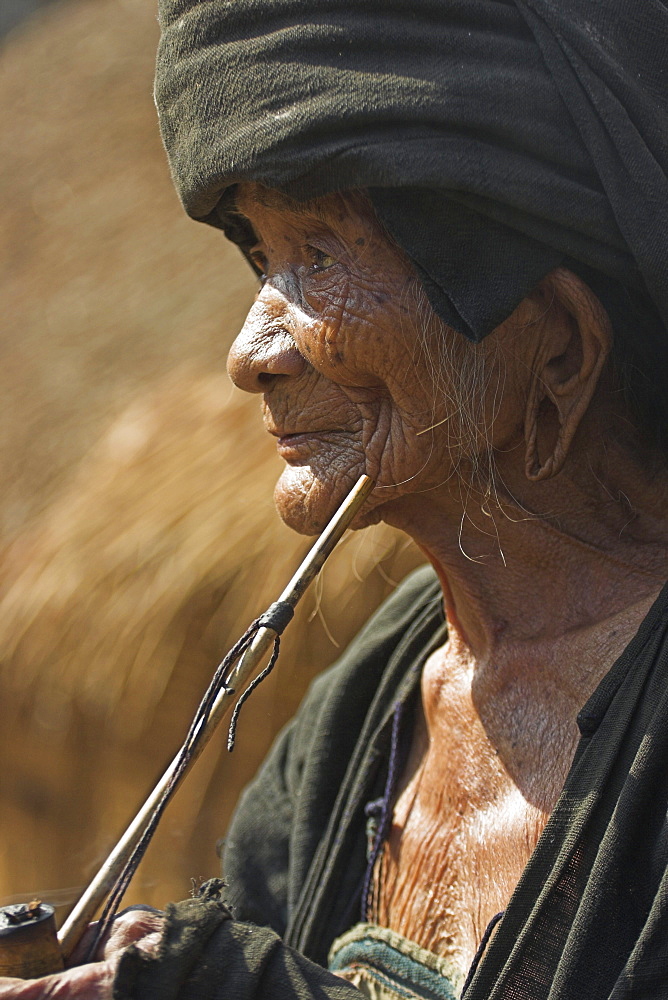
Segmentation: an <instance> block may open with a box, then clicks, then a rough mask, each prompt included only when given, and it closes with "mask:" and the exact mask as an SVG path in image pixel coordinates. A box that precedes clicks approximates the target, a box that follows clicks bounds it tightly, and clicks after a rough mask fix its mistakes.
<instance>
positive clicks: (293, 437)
mask: <svg viewBox="0 0 668 1000" xmlns="http://www.w3.org/2000/svg"><path fill="white" fill-rule="evenodd" d="M337 433H340V432H337V431H333V430H322V431H293V432H291V433H289V434H280V435H277V437H278V440H277V441H276V450H277V451H278V454H279V455H280V456H281V458H283V459H284V460H285V461H286V462H293V463H294V462H298V461H299V460H300V459H301V460H303V459H304V458H307V457H308V456H310V455H311V454H312V453H313V449H314V448H316V447H318V446H320V447H322V445H323V443H325V442H326V441H327V439H328V438H330V437H331V436H332V435H334V434H337Z"/></svg>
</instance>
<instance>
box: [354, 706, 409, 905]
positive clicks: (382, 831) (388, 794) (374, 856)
mask: <svg viewBox="0 0 668 1000" xmlns="http://www.w3.org/2000/svg"><path fill="white" fill-rule="evenodd" d="M403 714H404V704H403V702H401V701H398V702H396V703H395V706H394V715H393V716H392V736H391V740H390V759H389V761H388V765H387V778H386V779H385V791H384V792H383V797H382V799H376V800H375V801H374V802H373V803H369V805H371V806H373V807H374V811H375V808H376V807H377V806H378V804H379V803H380V805H381V811H380V822H379V824H378V832H377V834H376V838H375V841H374V845H373V849H372V850H371V852H370V854H369V861H368V864H367V867H366V873H365V875H364V882H363V884H362V920H366V919H367V915H368V912H369V907H370V905H371V899H370V895H371V881H372V879H373V870H374V867H375V865H376V861H377V860H378V855H379V854H380V849H381V847H382V845H383V842H384V841H385V838H386V837H387V835H388V833H389V830H390V822H391V819H392V805H393V799H394V790H395V787H396V784H397V777H398V773H399V768H398V763H399V729H400V727H401V720H402V717H403Z"/></svg>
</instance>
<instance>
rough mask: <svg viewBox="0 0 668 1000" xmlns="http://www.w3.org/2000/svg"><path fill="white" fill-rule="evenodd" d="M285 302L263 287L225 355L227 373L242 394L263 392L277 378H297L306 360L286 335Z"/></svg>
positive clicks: (280, 295) (277, 293)
mask: <svg viewBox="0 0 668 1000" xmlns="http://www.w3.org/2000/svg"><path fill="white" fill-rule="evenodd" d="M288 310H289V303H288V302H287V300H286V299H285V298H284V296H283V295H282V294H281V293H280V292H279V291H278V290H277V289H275V288H274V289H272V288H271V287H268V286H267V285H265V286H264V288H263V289H262V291H261V292H260V294H259V295H258V297H257V299H256V300H255V302H254V304H253V307H252V308H251V310H250V312H249V313H248V316H247V317H246V322H245V323H244V325H243V327H242V328H241V331H240V333H239V334H238V336H237V338H236V340H235V341H234V343H233V344H232V347H231V348H230V353H229V354H228V356H227V372H228V375H229V376H230V378H231V379H232V381H233V382H234V384H235V385H236V386H238V387H239V388H240V389H244V390H245V391H246V392H267V390H268V389H269V388H270V387H271V386H272V385H273V384H274V383H275V382H276V380H277V379H280V378H286V377H289V376H294V375H300V374H301V373H302V372H303V371H304V368H305V367H306V361H305V360H304V358H303V357H302V355H301V354H300V353H299V351H298V350H297V347H296V346H295V342H294V340H293V339H292V336H291V335H290V332H289V328H290V323H289V319H288Z"/></svg>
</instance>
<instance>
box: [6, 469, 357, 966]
mask: <svg viewBox="0 0 668 1000" xmlns="http://www.w3.org/2000/svg"><path fill="white" fill-rule="evenodd" d="M374 485H375V484H374V482H373V480H372V479H370V478H369V477H368V476H361V477H360V479H359V480H358V481H357V483H356V484H355V486H354V487H353V489H352V490H351V491H350V493H349V494H348V496H347V497H346V498H345V500H344V501H343V503H342V504H341V506H340V507H339V508H338V510H337V511H336V513H335V514H334V516H333V517H332V519H331V521H330V522H329V523H328V525H327V527H326V528H325V529H324V531H323V532H322V534H321V535H320V536H319V537H318V539H317V541H316V542H315V544H314V545H313V547H312V548H311V549H310V550H309V552H308V553H307V555H306V557H305V558H304V560H303V562H302V563H301V565H300V567H299V569H298V570H297V572H296V573H295V574H294V576H293V577H292V579H291V580H290V582H289V583H288V585H287V587H286V588H285V590H284V591H283V593H282V594H281V595H280V597H279V598H278V602H286V603H287V604H290V605H291V607H293V608H294V607H295V606H296V605H297V603H298V602H299V601H300V600H301V598H302V596H303V595H304V593H305V591H306V589H307V588H308V586H309V584H311V583H312V581H313V580H314V579H315V577H316V576H317V575H318V573H319V572H320V570H321V569H322V566H323V564H324V562H325V560H326V559H327V557H328V556H329V555H330V553H331V552H332V550H333V549H334V547H335V545H336V544H337V542H338V541H339V539H340V538H341V536H342V535H343V533H344V531H345V530H346V528H347V527H348V525H349V524H350V523H351V522H352V520H353V518H354V517H355V515H356V514H357V512H358V511H359V510H360V508H361V507H362V505H363V503H364V501H365V500H366V498H367V497H368V496H369V494H370V493H371V491H372V489H373V487H374ZM278 602H277V603H278ZM275 638H276V632H275V631H274V630H273V629H271V628H261V629H260V630H259V631H258V633H257V635H256V636H255V638H254V640H253V642H252V644H251V646H250V647H249V648H248V650H247V651H246V653H245V654H244V655H243V656H242V658H241V659H240V660H239V662H238V663H237V664H236V666H235V667H234V670H233V672H232V674H231V676H230V678H229V681H228V684H227V689H224V690H222V691H221V693H220V694H219V695H218V698H217V699H216V701H215V703H214V706H213V708H212V709H211V713H210V715H209V718H208V721H207V723H206V725H205V726H204V728H203V730H202V732H201V734H200V735H199V738H198V743H197V747H196V750H195V752H194V754H193V756H192V758H191V760H190V762H189V764H188V768H187V769H186V770H185V771H184V772H183V773H182V774H181V775H180V776H179V779H178V782H177V783H176V784H175V786H174V787H173V788H172V792H173V791H174V790H175V789H176V787H178V785H179V784H180V782H181V781H182V780H183V778H184V777H185V775H186V774H187V773H188V771H189V769H190V767H191V766H192V765H193V764H194V763H195V760H197V758H198V757H199V756H200V754H201V753H202V751H203V750H204V748H205V746H206V745H207V743H208V742H209V740H210V739H211V737H212V736H213V734H214V732H215V731H216V729H217V727H218V725H219V724H220V722H222V720H223V719H224V718H225V716H226V715H228V714H229V712H230V710H231V709H232V707H233V704H234V701H235V697H234V696H235V693H236V694H238V693H239V692H240V690H241V689H242V687H243V685H244V684H245V682H246V681H247V680H249V679H250V678H251V677H252V675H253V674H255V673H257V669H258V667H259V665H260V663H261V662H262V660H263V659H264V658H265V657H266V655H267V653H268V651H269V650H270V648H271V647H272V645H273V642H274V639H275ZM178 759H179V758H178V755H177V757H175V758H174V760H173V761H172V763H171V764H170V765H169V767H168V768H167V770H166V771H165V773H164V775H163V776H162V778H161V779H160V780H159V781H158V783H157V785H156V786H155V788H154V789H153V791H152V792H151V794H150V795H149V796H148V798H147V799H146V801H145V802H144V805H143V806H142V807H141V809H140V810H139V812H138V813H137V815H136V816H135V818H134V819H133V820H132V822H131V823H130V825H129V826H128V828H127V830H126V831H125V833H124V834H123V836H122V837H121V839H120V840H119V841H118V843H117V844H116V846H115V847H114V848H113V850H112V851H111V853H110V854H109V856H108V857H107V859H106V861H105V862H104V863H103V865H102V867H101V868H100V870H99V871H98V873H97V875H96V876H95V877H94V879H93V880H92V882H91V883H90V885H89V886H88V888H87V889H86V890H85V892H84V893H83V895H82V896H81V898H80V899H79V901H78V902H77V903H76V904H75V906H74V907H73V909H72V911H71V913H70V914H69V916H68V917H67V920H66V921H65V923H64V924H63V926H62V928H61V929H60V931H59V932H58V935H57V939H56V937H55V932H54V927H55V925H54V923H53V907H50V906H48V904H45V903H41V904H38V905H40V906H41V907H42V909H43V910H44V915H43V916H40V917H39V918H38V919H37V918H35V919H34V920H32V921H24V922H22V923H20V924H19V923H12V922H11V918H9V919H8V920H7V923H6V926H4V927H3V926H2V919H3V913H5V914H6V913H7V911H9V910H12V909H15V907H5V908H4V910H2V909H0V975H3V976H14V977H15V978H23V979H32V978H36V977H38V976H42V975H47V974H49V973H51V972H57V971H59V970H60V969H62V968H63V966H64V964H66V963H67V962H68V960H69V959H70V957H71V955H72V952H73V951H74V949H75V948H76V946H77V945H78V943H79V941H80V940H81V938H82V936H83V933H84V931H85V930H86V928H87V926H88V924H89V923H90V921H91V920H92V919H93V918H94V916H95V914H96V913H97V911H98V909H99V908H100V906H101V905H102V904H103V902H104V900H105V898H106V896H107V894H108V893H109V891H110V890H111V888H112V886H113V885H114V883H115V881H116V879H117V878H118V876H119V875H120V873H121V872H122V871H123V869H124V867H125V865H126V863H127V861H128V859H129V857H130V855H131V854H132V852H133V850H134V849H135V847H136V846H137V844H138V842H139V840H140V839H141V837H142V834H143V833H144V831H145V829H146V827H147V825H148V822H149V820H150V819H151V816H152V814H153V811H154V809H155V807H156V805H157V804H158V803H159V802H160V800H161V799H162V797H163V795H164V793H165V790H166V789H167V788H168V786H169V785H170V782H171V781H172V778H173V775H174V771H175V768H176V765H177V761H178ZM21 905H23V904H21ZM29 905H32V904H29ZM24 908H25V907H24ZM47 910H48V911H50V924H49V920H48V919H47V914H46V911H47ZM28 924H30V928H29V929H28V930H26V929H25V928H26V927H28ZM33 924H34V926H33ZM42 924H43V925H44V926H43V927H42ZM47 925H48V926H49V927H50V932H49V934H47V931H46V927H47ZM38 927H39V928H41V930H39V931H38V930H37V929H36V928H38ZM3 935H4V937H3ZM47 936H49V939H50V943H49V944H47V943H46V937H47ZM3 942H4V944H3ZM54 942H55V946H54ZM3 948H4V950H3ZM24 952H26V953H30V952H35V955H34V956H33V958H31V957H30V955H29V954H27V955H24ZM37 952H39V953H40V955H43V957H42V958H40V959H39V960H38V958H37ZM25 970H28V971H25ZM35 970H37V971H35Z"/></svg>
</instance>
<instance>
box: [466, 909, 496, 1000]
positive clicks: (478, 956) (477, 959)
mask: <svg viewBox="0 0 668 1000" xmlns="http://www.w3.org/2000/svg"><path fill="white" fill-rule="evenodd" d="M505 912H506V911H505V910H501V912H500V913H497V914H495V915H494V916H493V917H492V919H491V920H490V922H489V923H488V924H487V929H486V931H485V933H484V934H483V936H482V941H481V942H480V944H479V945H478V950H477V951H476V953H475V955H474V956H473V961H472V962H471V968H470V969H469V973H468V976H467V977H466V981H465V982H464V985H463V987H462V992H461V994H460V1000H463V997H464V994H465V993H466V991H467V989H468V988H469V986H470V985H471V983H472V982H473V977H474V976H475V974H476V972H477V971H478V966H479V965H480V961H481V959H482V956H483V955H484V954H485V949H486V948H487V944H488V942H489V939H490V938H491V936H492V931H493V930H494V928H495V927H496V925H497V924H498V922H499V920H500V919H501V917H502V916H503V915H504V913H505Z"/></svg>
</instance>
